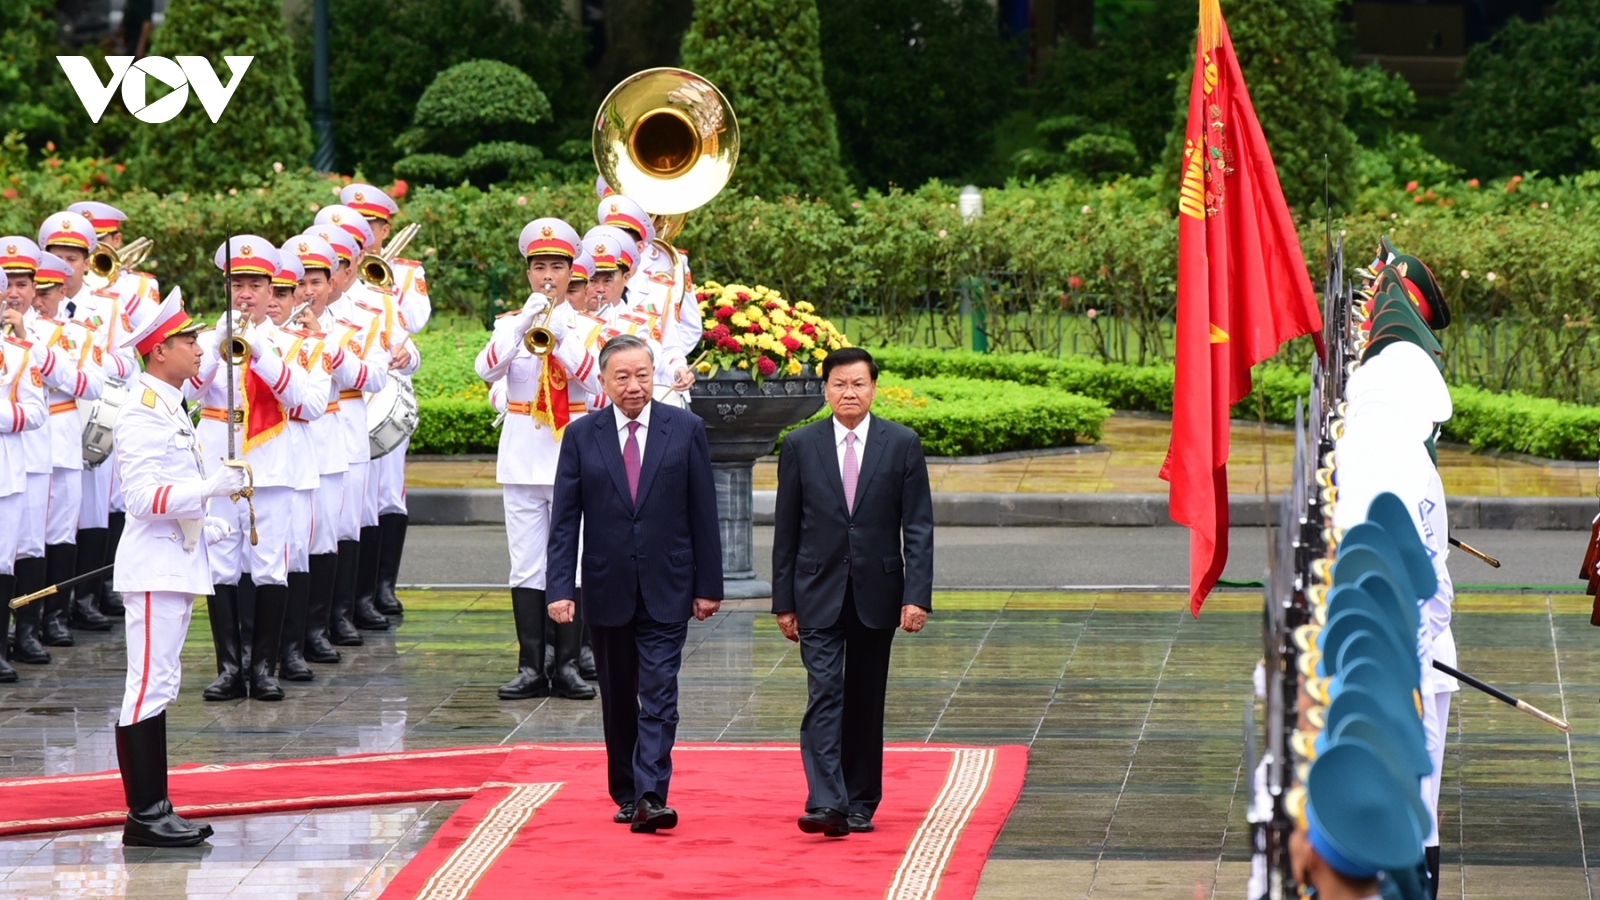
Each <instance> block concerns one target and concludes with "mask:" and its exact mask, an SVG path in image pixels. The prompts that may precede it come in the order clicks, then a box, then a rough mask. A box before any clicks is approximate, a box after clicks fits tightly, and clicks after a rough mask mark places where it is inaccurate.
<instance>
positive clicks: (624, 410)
mask: <svg viewBox="0 0 1600 900" xmlns="http://www.w3.org/2000/svg"><path fill="white" fill-rule="evenodd" d="M600 383H601V386H602V387H603V388H604V390H605V393H606V397H607V398H609V399H610V401H611V403H610V407H609V408H606V409H602V410H600V411H599V412H594V413H590V414H589V415H587V416H584V417H582V418H580V419H578V420H577V421H575V422H573V423H572V424H571V425H569V426H567V431H566V435H565V439H564V440H563V441H562V442H561V457H560V460H559V461H558V462H557V463H556V484H555V499H554V502H553V504H552V510H551V522H550V558H549V572H550V575H549V591H548V594H547V598H548V604H549V612H550V617H551V618H552V619H554V620H555V621H556V622H558V623H563V624H565V623H567V622H571V621H572V620H573V616H574V614H575V613H576V612H577V609H576V605H575V604H574V603H573V600H572V598H573V597H574V596H575V595H576V593H577V591H576V585H575V581H576V571H577V565H578V531H579V528H580V527H581V528H582V530H583V596H582V601H583V621H585V622H587V623H588V624H589V630H590V632H591V633H592V635H593V637H594V660H595V667H596V668H597V669H598V671H599V675H600V704H601V715H602V717H603V719H604V723H605V734H606V762H607V769H608V779H609V782H610V790H611V799H612V800H614V801H616V803H617V807H618V812H617V814H616V815H615V816H614V817H613V821H616V822H618V823H632V826H633V830H634V831H636V832H654V831H655V830H656V829H658V828H672V827H673V826H675V825H677V824H678V814H677V812H675V811H674V810H672V809H671V808H670V807H668V806H667V805H666V803H667V784H668V782H669V781H671V779H672V742H673V739H674V738H675V737H676V735H677V730H678V668H679V666H680V664H681V663H682V662H683V641H684V637H685V636H686V635H687V634H688V631H689V624H688V623H689V617H690V616H693V617H694V618H695V619H698V620H702V621H703V620H705V619H707V618H709V617H710V616H712V615H713V614H715V613H716V611H717V609H718V608H719V607H720V606H721V602H722V538H721V536H720V534H719V532H718V531H717V491H716V488H715V487H714V486H713V484H712V481H711V451H710V447H709V446H708V445H707V444H706V426H705V423H704V422H703V421H701V419H700V417H699V416H696V415H694V414H693V413H690V412H686V411H684V410H680V409H674V408H672V407H670V406H665V405H663V406H657V405H655V404H654V403H652V402H651V401H650V398H651V390H652V388H653V387H654V383H655V360H654V356H653V354H652V353H651V351H650V347H649V345H648V344H646V343H645V342H644V341H642V340H640V339H639V338H637V337H633V336H631V335H619V336H617V337H614V338H612V339H611V340H609V341H607V342H606V345H605V347H604V348H602V349H601V351H600Z"/></svg>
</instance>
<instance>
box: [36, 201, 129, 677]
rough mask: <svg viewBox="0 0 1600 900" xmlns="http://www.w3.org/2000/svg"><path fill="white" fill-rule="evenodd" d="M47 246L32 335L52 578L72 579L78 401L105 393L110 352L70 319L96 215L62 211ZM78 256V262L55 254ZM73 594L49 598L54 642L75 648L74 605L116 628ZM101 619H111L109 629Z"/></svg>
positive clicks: (83, 621)
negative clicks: (43, 398)
mask: <svg viewBox="0 0 1600 900" xmlns="http://www.w3.org/2000/svg"><path fill="white" fill-rule="evenodd" d="M39 243H40V244H42V245H44V247H45V252H44V253H42V254H41V256H40V259H41V264H40V267H39V271H38V273H37V274H36V276H35V279H34V281H35V291H34V309H35V310H36V311H37V312H38V313H39V315H38V316H37V317H35V318H34V319H33V320H32V322H31V323H30V334H29V338H28V340H29V341H30V342H31V343H33V344H34V349H33V359H34V363H35V364H36V365H37V366H38V367H39V373H40V375H41V376H42V377H43V378H44V383H45V387H46V388H47V389H48V393H47V397H48V399H49V402H50V424H49V425H48V426H46V429H47V430H48V431H49V432H50V466H51V470H50V499H49V503H48V505H47V515H46V520H45V554H44V557H45V568H46V572H45V579H46V581H45V583H46V584H55V583H57V582H61V581H66V580H67V579H69V578H71V577H72V576H73V575H74V574H76V572H77V563H78V559H77V545H76V541H77V537H78V514H79V512H80V511H81V510H82V507H83V419H82V417H81V416H80V415H79V414H78V401H79V400H95V399H98V398H99V397H100V395H101V393H102V392H103V391H104V390H105V375H104V373H103V371H102V369H101V367H100V365H101V360H102V358H103V354H102V353H101V349H100V347H99V346H97V345H96V343H95V340H94V324H93V323H92V322H90V321H87V320H82V319H70V318H67V317H66V312H67V310H66V308H65V306H66V297H67V295H68V292H69V291H71V290H72V289H73V288H74V287H76V288H79V289H81V287H82V283H83V271H82V270H83V268H84V267H86V266H87V265H88V263H87V259H88V252H89V250H91V249H93V248H94V244H95V237H94V229H93V227H92V226H91V225H90V224H89V220H87V219H85V218H83V217H82V216H80V215H78V214H76V213H56V214H55V215H53V216H51V217H50V218H49V219H47V220H46V221H45V225H44V227H43V228H41V229H40V232H39ZM51 247H55V248H57V249H59V250H60V251H61V252H62V253H69V254H73V255H74V256H75V258H76V259H77V262H76V263H74V262H71V261H69V260H68V259H66V258H65V257H63V256H61V255H60V254H57V253H54V252H51V251H50V249H49V248H51ZM74 600H75V596H74V595H72V594H71V593H70V592H67V593H60V594H56V595H54V596H52V597H50V598H49V599H48V600H46V601H45V603H46V604H47V605H46V607H45V613H44V643H45V644H46V645H47V646H51V647H70V646H72V635H71V633H70V632H69V631H68V630H67V621H68V608H69V607H71V608H72V611H73V612H74V613H75V615H74V616H73V618H74V619H75V620H76V622H77V623H78V624H79V625H80V627H85V628H89V629H91V630H95V631H101V630H106V631H109V630H110V626H111V621H110V620H109V619H107V618H106V617H105V616H102V615H100V612H99V610H97V609H93V608H92V607H90V605H89V602H90V601H89V599H88V597H87V596H85V597H84V598H82V600H81V601H78V602H76V603H75V602H74ZM99 623H103V624H104V626H105V627H104V628H101V627H100V624H99Z"/></svg>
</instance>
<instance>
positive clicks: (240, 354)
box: [228, 313, 250, 366]
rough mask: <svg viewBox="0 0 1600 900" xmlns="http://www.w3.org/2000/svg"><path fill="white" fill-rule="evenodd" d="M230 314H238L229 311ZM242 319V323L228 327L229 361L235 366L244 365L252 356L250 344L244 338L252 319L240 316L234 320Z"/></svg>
mask: <svg viewBox="0 0 1600 900" xmlns="http://www.w3.org/2000/svg"><path fill="white" fill-rule="evenodd" d="M228 315H230V316H233V315H237V314H235V313H228ZM240 319H243V322H242V323H240V324H237V325H235V326H234V327H232V328H230V329H228V331H229V337H228V362H229V364H231V365H235V366H242V365H244V363H245V360H247V359H249V358H250V344H249V343H248V342H247V341H245V339H244V335H245V333H246V332H248V331H249V330H250V320H249V319H247V318H244V317H242V316H240V317H238V318H236V319H235V320H234V321H235V322H239V321H240Z"/></svg>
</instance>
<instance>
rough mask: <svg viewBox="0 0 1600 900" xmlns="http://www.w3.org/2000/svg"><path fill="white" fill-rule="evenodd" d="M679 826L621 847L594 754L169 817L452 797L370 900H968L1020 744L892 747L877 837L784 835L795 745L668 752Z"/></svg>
mask: <svg viewBox="0 0 1600 900" xmlns="http://www.w3.org/2000/svg"><path fill="white" fill-rule="evenodd" d="M673 763H674V767H675V769H674V772H673V779H672V796H671V797H670V798H669V801H670V803H671V805H672V806H673V807H674V808H675V809H677V810H678V814H679V816H680V818H681V824H680V825H679V826H678V827H677V828H676V829H674V830H672V831H664V832H660V833H658V834H656V835H636V834H632V833H630V832H629V831H628V829H627V827H626V826H622V825H615V824H612V822H611V814H612V813H613V812H614V811H615V807H614V806H613V805H612V803H611V800H610V798H609V797H608V796H607V795H606V787H605V751H604V749H603V748H601V747H598V746H594V745H584V744H550V745H534V744H519V745H513V746H498V747H462V748H456V749H449V750H422V751H407V752H401V753H383V754H366V755H361V756H342V757H335V758H329V759H299V760H284V761H280V762H262V763H238V764H229V765H212V766H189V767H183V768H178V769H174V770H173V771H172V774H171V778H170V779H169V782H170V790H171V795H172V800H173V803H174V804H176V805H177V807H178V809H179V811H180V812H182V813H184V814H185V815H189V816H193V817H197V818H205V817H207V816H226V815H245V814H252V813H271V812H281V811H286V810H297V809H327V808H334V807H342V806H373V805H379V804H387V803H411V802H421V801H428V800H446V799H467V802H466V803H464V804H462V805H461V807H460V808H459V809H458V810H457V811H456V813H455V814H454V815H453V816H451V817H450V818H449V819H448V820H447V821H446V822H445V823H444V825H443V826H441V827H440V829H439V831H438V832H437V833H436V834H435V835H434V837H433V840H431V841H430V842H429V843H428V845H427V846H425V847H424V848H423V850H422V851H421V852H420V853H419V854H418V855H417V856H416V857H414V858H413V859H412V861H411V863H410V864H408V865H407V866H406V867H405V869H404V870H402V871H401V873H400V874H399V875H398V876H397V877H396V878H395V880H394V881H393V882H391V884H390V885H389V888H388V890H387V891H386V892H385V893H384V895H383V896H384V897H385V898H388V900H396V898H413V897H416V898H426V900H443V898H466V897H469V896H470V897H475V898H490V900H494V898H502V897H505V898H512V897H514V898H518V900H521V898H522V897H525V896H528V893H529V887H530V885H543V886H546V887H548V886H551V885H559V886H560V890H559V895H560V896H562V897H564V898H565V897H573V898H582V897H617V896H622V895H626V894H631V893H635V892H638V891H641V890H645V891H647V892H648V893H649V894H650V895H651V896H652V897H694V898H700V897H707V896H711V897H739V898H757V897H760V898H769V897H770V898H787V897H802V896H803V897H807V898H813V897H818V896H825V897H829V898H835V897H840V898H842V897H891V898H923V900H933V898H968V897H971V896H972V895H973V893H974V892H975V891H976V890H977V886H978V878H979V876H980V875H981V874H982V872H983V864H984V861H985V860H986V859H987V858H988V854H989V848H990V847H991V846H992V845H993V843H994V840H995V838H996V837H997V836H998V835H999V833H1000V828H1001V827H1002V826H1003V825H1004V824H1005V820H1006V816H1007V815H1008V814H1009V813H1010V811H1011V807H1012V806H1013V805H1014V804H1015V803H1016V800H1017V796H1018V794H1020V793H1021V791H1022V780H1023V775H1024V773H1025V771H1026V769H1027V750H1026V748H1023V747H953V746H936V745H927V744H898V745H895V744H892V745H890V746H889V748H888V750H887V752H886V753H885V754H884V802H883V805H882V806H881V807H880V808H879V810H878V813H877V816H876V818H875V819H874V822H875V824H876V825H877V831H876V832H875V833H873V834H865V835H862V834H856V835H851V836H850V837H847V838H843V839H829V838H823V837H816V836H811V835H805V834H802V833H800V831H799V829H797V828H796V827H795V818H796V817H797V816H798V815H799V814H800V813H801V812H802V811H803V810H802V806H803V804H804V801H805V775H804V772H803V770H802V769H801V765H800V753H799V750H798V749H797V748H796V747H795V746H794V745H739V744H680V745H678V747H677V748H676V749H675V750H674V753H673ZM124 812H125V807H124V805H123V800H122V783H121V781H120V779H119V778H118V775H117V773H116V772H102V773H96V774H92V775H63V776H52V777H42V778H20V779H10V780H0V835H9V834H28V833H36V832H46V831H62V830H68V829H74V828H90V827H107V826H115V825H119V824H120V823H121V822H122V819H123V815H124Z"/></svg>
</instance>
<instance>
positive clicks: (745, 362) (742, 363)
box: [739, 359, 750, 369]
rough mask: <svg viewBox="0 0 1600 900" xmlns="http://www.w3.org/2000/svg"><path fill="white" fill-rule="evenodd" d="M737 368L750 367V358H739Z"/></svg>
mask: <svg viewBox="0 0 1600 900" xmlns="http://www.w3.org/2000/svg"><path fill="white" fill-rule="evenodd" d="M739 368H741V369H748V368H750V360H748V359H741V360H739Z"/></svg>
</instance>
